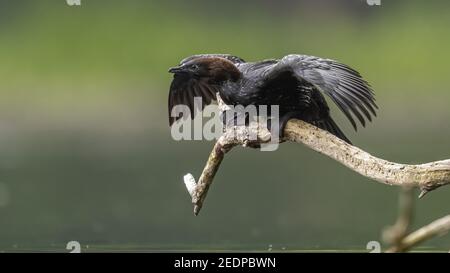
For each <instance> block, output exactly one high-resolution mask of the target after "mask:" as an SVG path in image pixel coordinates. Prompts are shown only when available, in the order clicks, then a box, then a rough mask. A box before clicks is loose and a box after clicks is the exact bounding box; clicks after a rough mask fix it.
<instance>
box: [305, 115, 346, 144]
mask: <svg viewBox="0 0 450 273" xmlns="http://www.w3.org/2000/svg"><path fill="white" fill-rule="evenodd" d="M311 124H313V125H315V126H317V127H319V128H321V129H324V130H327V131H328V132H330V133H332V134H333V135H335V136H337V137H338V138H340V139H342V140H343V141H345V142H347V143H348V144H352V142H351V141H350V140H349V139H348V138H347V137H346V136H345V135H344V133H343V132H342V131H341V129H339V127H338V125H337V124H336V122H334V120H333V119H332V118H331V116H328V117H326V118H325V119H321V120H315V121H312V122H311Z"/></svg>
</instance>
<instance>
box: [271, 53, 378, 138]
mask: <svg viewBox="0 0 450 273" xmlns="http://www.w3.org/2000/svg"><path fill="white" fill-rule="evenodd" d="M287 71H289V72H291V73H292V74H293V76H295V77H297V78H298V79H299V80H305V81H307V82H310V83H312V84H313V85H315V86H316V87H317V88H318V89H319V90H321V91H322V92H324V93H325V94H327V95H328V96H329V97H330V98H331V99H332V100H333V102H334V103H336V105H337V106H338V107H339V109H340V110H341V111H342V112H343V113H344V114H345V116H346V117H347V118H348V119H349V121H350V122H351V124H352V125H353V127H354V128H355V130H356V129H357V127H356V122H355V120H354V118H353V116H352V115H354V116H355V117H356V118H357V119H358V120H359V121H360V122H361V124H362V125H363V126H365V124H366V121H365V118H367V119H368V120H369V121H372V115H373V116H376V112H375V109H378V107H377V105H376V104H375V98H374V93H373V91H372V89H371V88H370V86H369V84H368V83H367V82H366V81H365V80H364V79H363V78H362V77H361V75H360V74H359V73H358V72H357V71H355V70H354V69H352V68H350V67H349V66H347V65H345V64H342V63H339V62H337V61H334V60H329V59H322V58H318V57H314V56H306V55H288V56H285V57H284V58H282V59H281V60H280V61H279V62H278V63H276V64H274V65H272V66H271V67H270V68H269V69H267V70H266V71H265V72H264V78H265V80H267V81H270V80H272V79H273V80H275V79H276V77H277V76H278V75H280V74H281V73H286V72H287Z"/></svg>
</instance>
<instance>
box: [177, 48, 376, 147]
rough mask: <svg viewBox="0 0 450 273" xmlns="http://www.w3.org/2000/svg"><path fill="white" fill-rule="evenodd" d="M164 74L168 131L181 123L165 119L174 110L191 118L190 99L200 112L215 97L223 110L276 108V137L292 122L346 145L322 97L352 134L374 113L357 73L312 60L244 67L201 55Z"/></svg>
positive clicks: (240, 61)
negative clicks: (197, 100) (182, 108)
mask: <svg viewBox="0 0 450 273" xmlns="http://www.w3.org/2000/svg"><path fill="white" fill-rule="evenodd" d="M169 72H171V73H174V79H173V81H172V84H171V86H170V92H169V124H170V126H171V125H172V124H173V123H174V122H175V121H176V120H177V119H179V118H180V117H171V116H170V113H171V111H172V108H173V107H174V106H175V105H177V104H184V105H187V106H188V107H189V109H190V110H191V113H194V111H195V109H194V97H198V96H200V97H202V98H203V102H204V105H203V106H202V107H204V106H205V105H206V104H210V103H211V102H212V101H214V100H215V98H216V93H217V92H218V93H219V94H220V97H221V98H222V99H223V101H224V102H225V103H227V104H228V105H238V104H239V105H243V106H247V105H256V106H258V105H268V106H270V105H279V115H280V132H281V133H282V132H283V129H284V126H285V125H286V123H287V121H288V120H289V119H291V118H297V119H301V120H304V121H306V122H309V123H311V124H313V125H315V126H317V127H319V128H322V129H325V130H327V131H329V132H330V133H332V134H334V135H335V136H337V137H339V138H341V139H342V140H344V141H346V142H348V143H350V141H349V140H348V138H347V137H346V136H345V135H344V133H343V132H342V131H341V130H340V129H339V127H338V126H337V125H336V123H335V122H334V121H333V119H332V118H331V116H330V109H329V108H328V105H327V102H326V101H325V98H324V96H323V93H325V94H326V95H328V96H329V97H330V98H331V100H332V101H333V102H334V103H336V105H337V106H338V107H339V109H340V110H341V111H342V112H343V113H344V114H345V116H346V117H347V118H348V119H349V121H350V122H351V124H352V125H353V128H354V129H355V130H356V129H357V126H356V122H355V120H354V117H356V118H357V119H358V120H359V122H360V123H361V124H362V125H363V126H365V124H366V121H365V118H366V119H368V120H369V121H372V115H373V116H376V112H375V109H378V107H377V105H376V104H375V98H374V93H373V91H372V89H371V88H370V86H369V84H368V83H367V82H366V81H365V80H364V79H363V78H362V77H361V75H360V74H359V73H358V72H357V71H355V70H354V69H352V68H350V67H349V66H347V65H345V64H342V63H339V62H337V61H334V60H330V59H322V58H319V57H314V56H307V55H287V56H285V57H283V58H282V59H279V60H277V59H269V60H263V61H260V62H246V61H244V60H243V59H241V58H239V57H236V56H232V55H228V54H201V55H193V56H190V57H187V58H185V59H183V60H182V61H181V63H180V65H179V66H177V67H174V68H171V69H169ZM353 116H354V117H353ZM191 117H193V114H192V115H191Z"/></svg>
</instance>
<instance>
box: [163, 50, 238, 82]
mask: <svg viewBox="0 0 450 273" xmlns="http://www.w3.org/2000/svg"><path fill="white" fill-rule="evenodd" d="M169 72H170V73H174V74H175V75H179V76H184V77H189V78H195V79H201V80H206V81H207V82H208V83H210V84H221V83H223V82H225V81H237V80H239V78H240V77H241V72H240V71H239V69H237V67H236V66H235V65H234V64H233V62H231V61H229V60H227V59H226V58H221V57H210V56H204V57H197V56H192V57H188V58H186V59H184V60H183V61H181V63H180V65H179V66H177V67H172V68H170V69H169Z"/></svg>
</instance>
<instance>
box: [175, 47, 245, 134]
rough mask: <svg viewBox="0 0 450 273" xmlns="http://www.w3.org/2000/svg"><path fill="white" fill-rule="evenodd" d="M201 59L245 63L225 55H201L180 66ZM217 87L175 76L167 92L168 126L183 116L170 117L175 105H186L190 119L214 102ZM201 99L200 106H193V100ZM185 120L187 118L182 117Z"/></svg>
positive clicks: (186, 60) (187, 59)
mask: <svg viewBox="0 0 450 273" xmlns="http://www.w3.org/2000/svg"><path fill="white" fill-rule="evenodd" d="M201 57H221V58H225V59H228V60H230V61H231V62H233V63H235V64H238V63H243V62H245V61H244V60H243V59H241V58H239V57H236V56H232V55H227V54H201V55H193V56H190V57H188V58H185V59H184V60H182V61H181V63H180V65H182V64H184V63H186V62H188V61H191V60H193V59H195V58H201ZM219 88H220V87H219V86H217V85H213V84H210V83H208V82H207V81H206V80H202V79H194V78H191V77H188V76H187V75H182V74H175V75H174V78H173V80H172V83H171V85H170V91H169V125H170V126H172V124H173V123H174V122H175V121H177V120H178V119H180V118H182V117H183V116H172V110H173V108H174V107H175V106H176V105H186V106H187V107H188V108H189V111H190V113H191V115H190V116H191V118H194V116H195V113H196V112H197V111H201V110H203V108H204V107H205V106H206V105H208V104H211V103H212V102H213V101H215V100H216V94H217V92H219ZM195 97H201V98H202V100H201V101H202V103H201V104H198V105H196V104H194V98H195ZM183 118H187V117H183Z"/></svg>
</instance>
